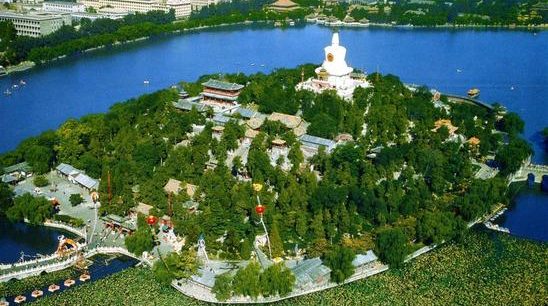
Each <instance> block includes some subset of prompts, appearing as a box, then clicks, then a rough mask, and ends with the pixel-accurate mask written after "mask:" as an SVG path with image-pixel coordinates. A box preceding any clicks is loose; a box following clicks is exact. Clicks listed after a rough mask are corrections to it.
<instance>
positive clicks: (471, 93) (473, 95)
mask: <svg viewBox="0 0 548 306" xmlns="http://www.w3.org/2000/svg"><path fill="white" fill-rule="evenodd" d="M479 95H480V90H479V89H477V88H472V89H470V90H468V96H469V97H470V98H472V99H475V98H477V97H479Z"/></svg>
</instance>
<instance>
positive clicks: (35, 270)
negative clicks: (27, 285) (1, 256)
mask: <svg viewBox="0 0 548 306" xmlns="http://www.w3.org/2000/svg"><path fill="white" fill-rule="evenodd" d="M77 259H78V256H72V257H69V258H68V259H65V260H63V261H60V262H54V263H51V264H48V265H41V266H37V267H32V268H28V269H24V270H19V271H13V272H10V273H6V274H3V275H0V282H5V281H8V280H10V279H12V278H24V277H27V276H31V275H35V274H39V273H41V272H42V271H46V272H53V271H58V270H62V269H65V268H67V267H69V266H71V265H72V264H73V263H74V262H75V261H76V260H77Z"/></svg>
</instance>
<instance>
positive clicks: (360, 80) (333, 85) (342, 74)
mask: <svg viewBox="0 0 548 306" xmlns="http://www.w3.org/2000/svg"><path fill="white" fill-rule="evenodd" d="M324 52H325V59H324V61H323V64H322V65H321V66H320V67H318V68H316V70H315V72H316V78H310V79H308V80H306V81H305V80H303V81H302V82H301V83H299V84H297V87H296V89H297V90H310V91H313V92H315V93H321V92H322V91H324V90H328V89H330V90H336V91H337V94H338V95H339V96H341V97H342V98H344V99H352V94H353V93H354V89H356V88H357V87H369V86H370V85H369V83H368V82H367V80H366V79H365V74H364V73H353V71H354V69H353V68H352V67H349V66H348V65H347V64H346V60H345V57H346V48H345V47H343V46H341V45H340V44H339V33H333V38H332V39H331V45H330V46H327V47H325V48H324Z"/></svg>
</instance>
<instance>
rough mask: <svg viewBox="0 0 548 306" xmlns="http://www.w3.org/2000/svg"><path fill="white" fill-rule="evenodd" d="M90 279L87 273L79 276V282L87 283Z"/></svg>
mask: <svg viewBox="0 0 548 306" xmlns="http://www.w3.org/2000/svg"><path fill="white" fill-rule="evenodd" d="M90 278H91V276H90V275H89V274H87V273H84V274H82V275H80V281H81V282H85V281H88V280H89V279H90Z"/></svg>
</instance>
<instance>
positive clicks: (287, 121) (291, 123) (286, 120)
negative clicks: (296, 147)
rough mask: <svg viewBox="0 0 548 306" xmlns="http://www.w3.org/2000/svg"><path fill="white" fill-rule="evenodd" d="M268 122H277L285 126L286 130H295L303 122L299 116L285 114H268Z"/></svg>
mask: <svg viewBox="0 0 548 306" xmlns="http://www.w3.org/2000/svg"><path fill="white" fill-rule="evenodd" d="M268 120H270V121H279V122H281V123H282V124H283V125H285V127H287V128H288V129H294V128H296V127H297V126H299V124H301V122H302V121H303V119H302V118H301V117H299V116H293V115H287V114H282V113H276V112H274V113H272V114H270V116H268Z"/></svg>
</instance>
